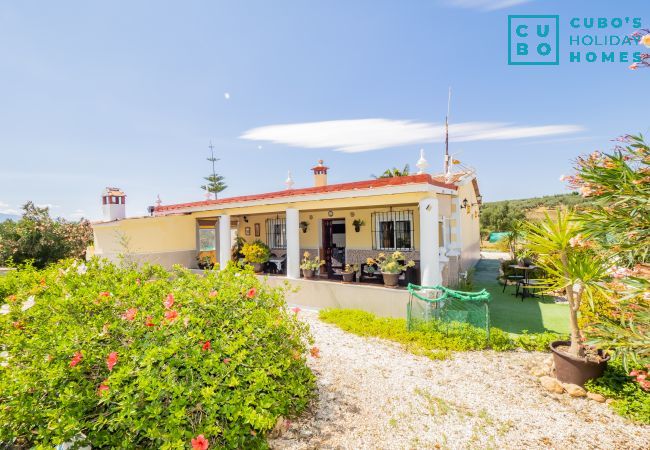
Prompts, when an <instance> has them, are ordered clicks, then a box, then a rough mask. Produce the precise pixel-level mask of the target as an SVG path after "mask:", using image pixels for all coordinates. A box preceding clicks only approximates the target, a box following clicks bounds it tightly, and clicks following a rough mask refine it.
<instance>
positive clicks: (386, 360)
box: [270, 311, 650, 449]
mask: <svg viewBox="0 0 650 450" xmlns="http://www.w3.org/2000/svg"><path fill="white" fill-rule="evenodd" d="M300 315H301V316H302V318H303V320H305V321H306V322H308V323H309V324H310V326H311V330H312V334H313V336H314V338H315V340H316V344H315V345H316V346H318V347H319V348H320V354H321V357H320V358H312V357H310V358H309V364H310V366H311V368H312V370H313V371H314V373H315V374H316V376H317V378H318V382H317V384H318V399H317V400H315V401H314V403H313V405H312V407H311V409H310V411H307V412H306V413H305V414H303V416H302V417H300V418H297V419H294V420H292V423H291V425H290V426H289V428H288V430H287V431H285V432H284V433H283V434H282V435H281V436H280V437H278V438H275V439H272V440H270V444H271V446H272V448H275V449H315V448H318V449H320V448H323V449H421V448H449V449H465V448H512V449H518V448H571V449H620V448H625V449H646V448H650V427H648V426H643V425H638V424H632V423H630V422H628V421H626V420H625V419H623V418H621V417H619V416H617V415H616V414H615V413H614V412H613V411H611V410H609V408H608V407H607V405H606V404H604V403H598V402H595V401H591V400H588V399H587V398H572V397H570V396H568V395H562V394H553V393H550V392H547V391H546V390H545V389H544V388H542V386H541V385H540V382H539V381H538V379H537V378H536V377H535V376H533V375H530V374H529V371H528V370H527V369H526V368H527V367H531V366H533V365H540V364H543V363H544V360H545V359H546V358H547V356H548V355H545V354H542V353H534V352H507V353H498V352H493V351H482V352H464V353H456V354H454V357H453V358H452V359H449V360H445V361H431V360H429V359H427V358H425V357H419V356H414V355H412V354H410V353H407V352H405V351H403V350H402V349H401V348H400V347H399V346H398V345H395V344H393V343H389V342H386V341H382V340H378V339H371V338H362V337H358V336H355V335H352V334H349V333H345V332H343V331H342V330H340V329H339V328H337V327H334V326H332V325H327V324H325V323H322V322H320V321H319V320H318V317H317V315H316V313H314V312H307V311H303V312H301V313H300Z"/></svg>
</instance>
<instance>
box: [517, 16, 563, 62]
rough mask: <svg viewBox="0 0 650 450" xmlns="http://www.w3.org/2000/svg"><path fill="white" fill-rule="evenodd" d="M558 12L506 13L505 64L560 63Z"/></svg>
mask: <svg viewBox="0 0 650 450" xmlns="http://www.w3.org/2000/svg"><path fill="white" fill-rule="evenodd" d="M559 47H560V16H557V15H555V16H551V15H532V16H529V15H509V16H508V64H509V65H533V66H534V65H537V66H540V65H541V66H557V65H558V64H560V48H559Z"/></svg>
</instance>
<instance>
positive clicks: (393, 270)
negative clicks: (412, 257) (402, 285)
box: [367, 251, 415, 287]
mask: <svg viewBox="0 0 650 450" xmlns="http://www.w3.org/2000/svg"><path fill="white" fill-rule="evenodd" d="M404 259H405V258H404V254H403V253H402V252H399V251H396V252H393V253H391V254H389V255H388V256H386V254H384V253H380V254H379V255H378V256H377V258H376V259H372V258H368V261H367V263H368V265H370V264H377V266H379V270H380V271H381V274H382V276H383V278H384V285H385V286H387V287H396V286H397V281H398V280H399V276H400V275H401V274H402V272H403V271H404V270H406V268H407V267H413V266H415V262H414V261H409V262H407V263H404Z"/></svg>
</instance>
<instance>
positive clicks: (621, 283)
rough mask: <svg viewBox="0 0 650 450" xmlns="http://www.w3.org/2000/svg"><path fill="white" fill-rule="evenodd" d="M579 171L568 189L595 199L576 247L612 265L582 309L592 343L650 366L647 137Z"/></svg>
mask: <svg viewBox="0 0 650 450" xmlns="http://www.w3.org/2000/svg"><path fill="white" fill-rule="evenodd" d="M646 36H650V35H648V34H646ZM648 39H650V38H648ZM575 171H576V173H575V175H573V176H571V177H567V180H568V182H569V185H570V186H571V187H572V188H574V189H576V190H578V191H579V192H580V193H581V194H582V195H583V196H585V197H589V198H590V199H591V200H592V202H591V203H590V205H589V207H587V208H585V209H584V210H581V211H580V212H579V214H578V215H577V219H578V220H579V225H580V227H581V235H580V239H579V241H577V242H576V243H575V244H576V245H579V246H581V247H583V248H586V247H588V248H591V249H592V251H593V252H594V253H595V254H596V255H598V257H599V258H600V259H601V260H602V261H603V263H602V264H604V265H605V266H606V267H607V277H606V278H604V279H603V280H602V286H603V291H602V292H601V295H598V296H595V297H593V298H592V299H591V300H592V301H590V302H589V304H588V306H589V310H587V308H586V307H583V308H582V313H583V314H582V318H581V320H582V321H583V322H584V325H585V334H586V336H587V338H588V342H589V343H590V344H593V345H597V346H599V347H600V348H602V349H604V350H606V351H608V352H610V353H611V354H613V355H614V356H615V357H620V359H621V360H622V363H623V366H624V367H627V366H628V360H632V362H633V363H634V365H635V366H637V365H644V364H648V363H649V362H650V295H649V294H648V292H649V291H650V266H649V265H648V264H649V263H650V206H649V205H650V147H649V146H648V145H647V144H646V143H645V141H644V139H643V136H640V135H639V136H633V135H626V136H622V137H620V138H618V139H617V140H616V146H615V147H614V149H613V151H612V152H610V153H602V152H599V151H595V152H592V153H591V154H589V155H587V156H583V157H580V158H578V159H577V161H576V164H575Z"/></svg>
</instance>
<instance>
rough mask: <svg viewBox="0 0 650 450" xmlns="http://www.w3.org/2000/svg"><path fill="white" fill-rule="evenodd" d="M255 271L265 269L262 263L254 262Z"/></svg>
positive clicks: (260, 271) (258, 271)
mask: <svg viewBox="0 0 650 450" xmlns="http://www.w3.org/2000/svg"><path fill="white" fill-rule="evenodd" d="M253 271H254V272H255V273H262V272H263V271H264V266H263V265H262V263H253Z"/></svg>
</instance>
